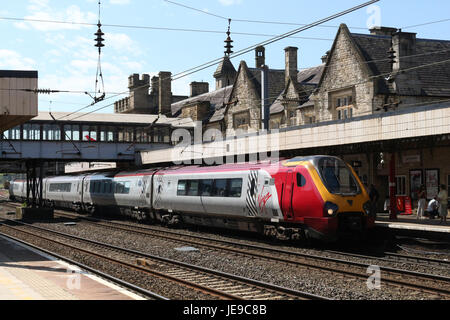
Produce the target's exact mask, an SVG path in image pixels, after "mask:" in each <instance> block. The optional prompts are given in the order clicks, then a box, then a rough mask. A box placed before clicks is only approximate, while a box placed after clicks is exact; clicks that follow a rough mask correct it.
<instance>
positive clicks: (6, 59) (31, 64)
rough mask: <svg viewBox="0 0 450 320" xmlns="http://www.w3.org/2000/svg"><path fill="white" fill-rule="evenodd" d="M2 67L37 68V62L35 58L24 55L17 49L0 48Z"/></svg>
mask: <svg viewBox="0 0 450 320" xmlns="http://www.w3.org/2000/svg"><path fill="white" fill-rule="evenodd" d="M0 68H3V69H9V70H11V69H15V70H30V69H31V70H35V69H36V62H35V61H34V60H33V59H30V58H25V57H22V55H21V54H20V53H17V52H16V51H12V50H6V49H0Z"/></svg>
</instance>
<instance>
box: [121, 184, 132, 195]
mask: <svg viewBox="0 0 450 320" xmlns="http://www.w3.org/2000/svg"><path fill="white" fill-rule="evenodd" d="M130 185H131V182H130V181H125V182H124V184H123V193H125V194H128V193H130Z"/></svg>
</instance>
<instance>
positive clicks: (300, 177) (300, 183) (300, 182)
mask: <svg viewBox="0 0 450 320" xmlns="http://www.w3.org/2000/svg"><path fill="white" fill-rule="evenodd" d="M305 184H306V179H305V177H304V176H303V175H302V174H301V173H298V172H297V187H300V188H301V187H304V186H305Z"/></svg>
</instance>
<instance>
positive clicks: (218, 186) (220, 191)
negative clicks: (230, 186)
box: [212, 179, 227, 197]
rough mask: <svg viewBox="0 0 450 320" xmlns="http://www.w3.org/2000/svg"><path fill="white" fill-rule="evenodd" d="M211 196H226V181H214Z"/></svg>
mask: <svg viewBox="0 0 450 320" xmlns="http://www.w3.org/2000/svg"><path fill="white" fill-rule="evenodd" d="M212 196H213V197H226V196H227V179H216V180H214V187H213V191H212Z"/></svg>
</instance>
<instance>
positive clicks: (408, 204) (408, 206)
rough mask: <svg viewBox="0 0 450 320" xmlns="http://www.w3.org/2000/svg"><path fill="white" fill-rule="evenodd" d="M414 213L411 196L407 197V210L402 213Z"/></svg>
mask: <svg viewBox="0 0 450 320" xmlns="http://www.w3.org/2000/svg"><path fill="white" fill-rule="evenodd" d="M411 214H412V203H411V198H410V197H405V212H403V213H402V215H411Z"/></svg>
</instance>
